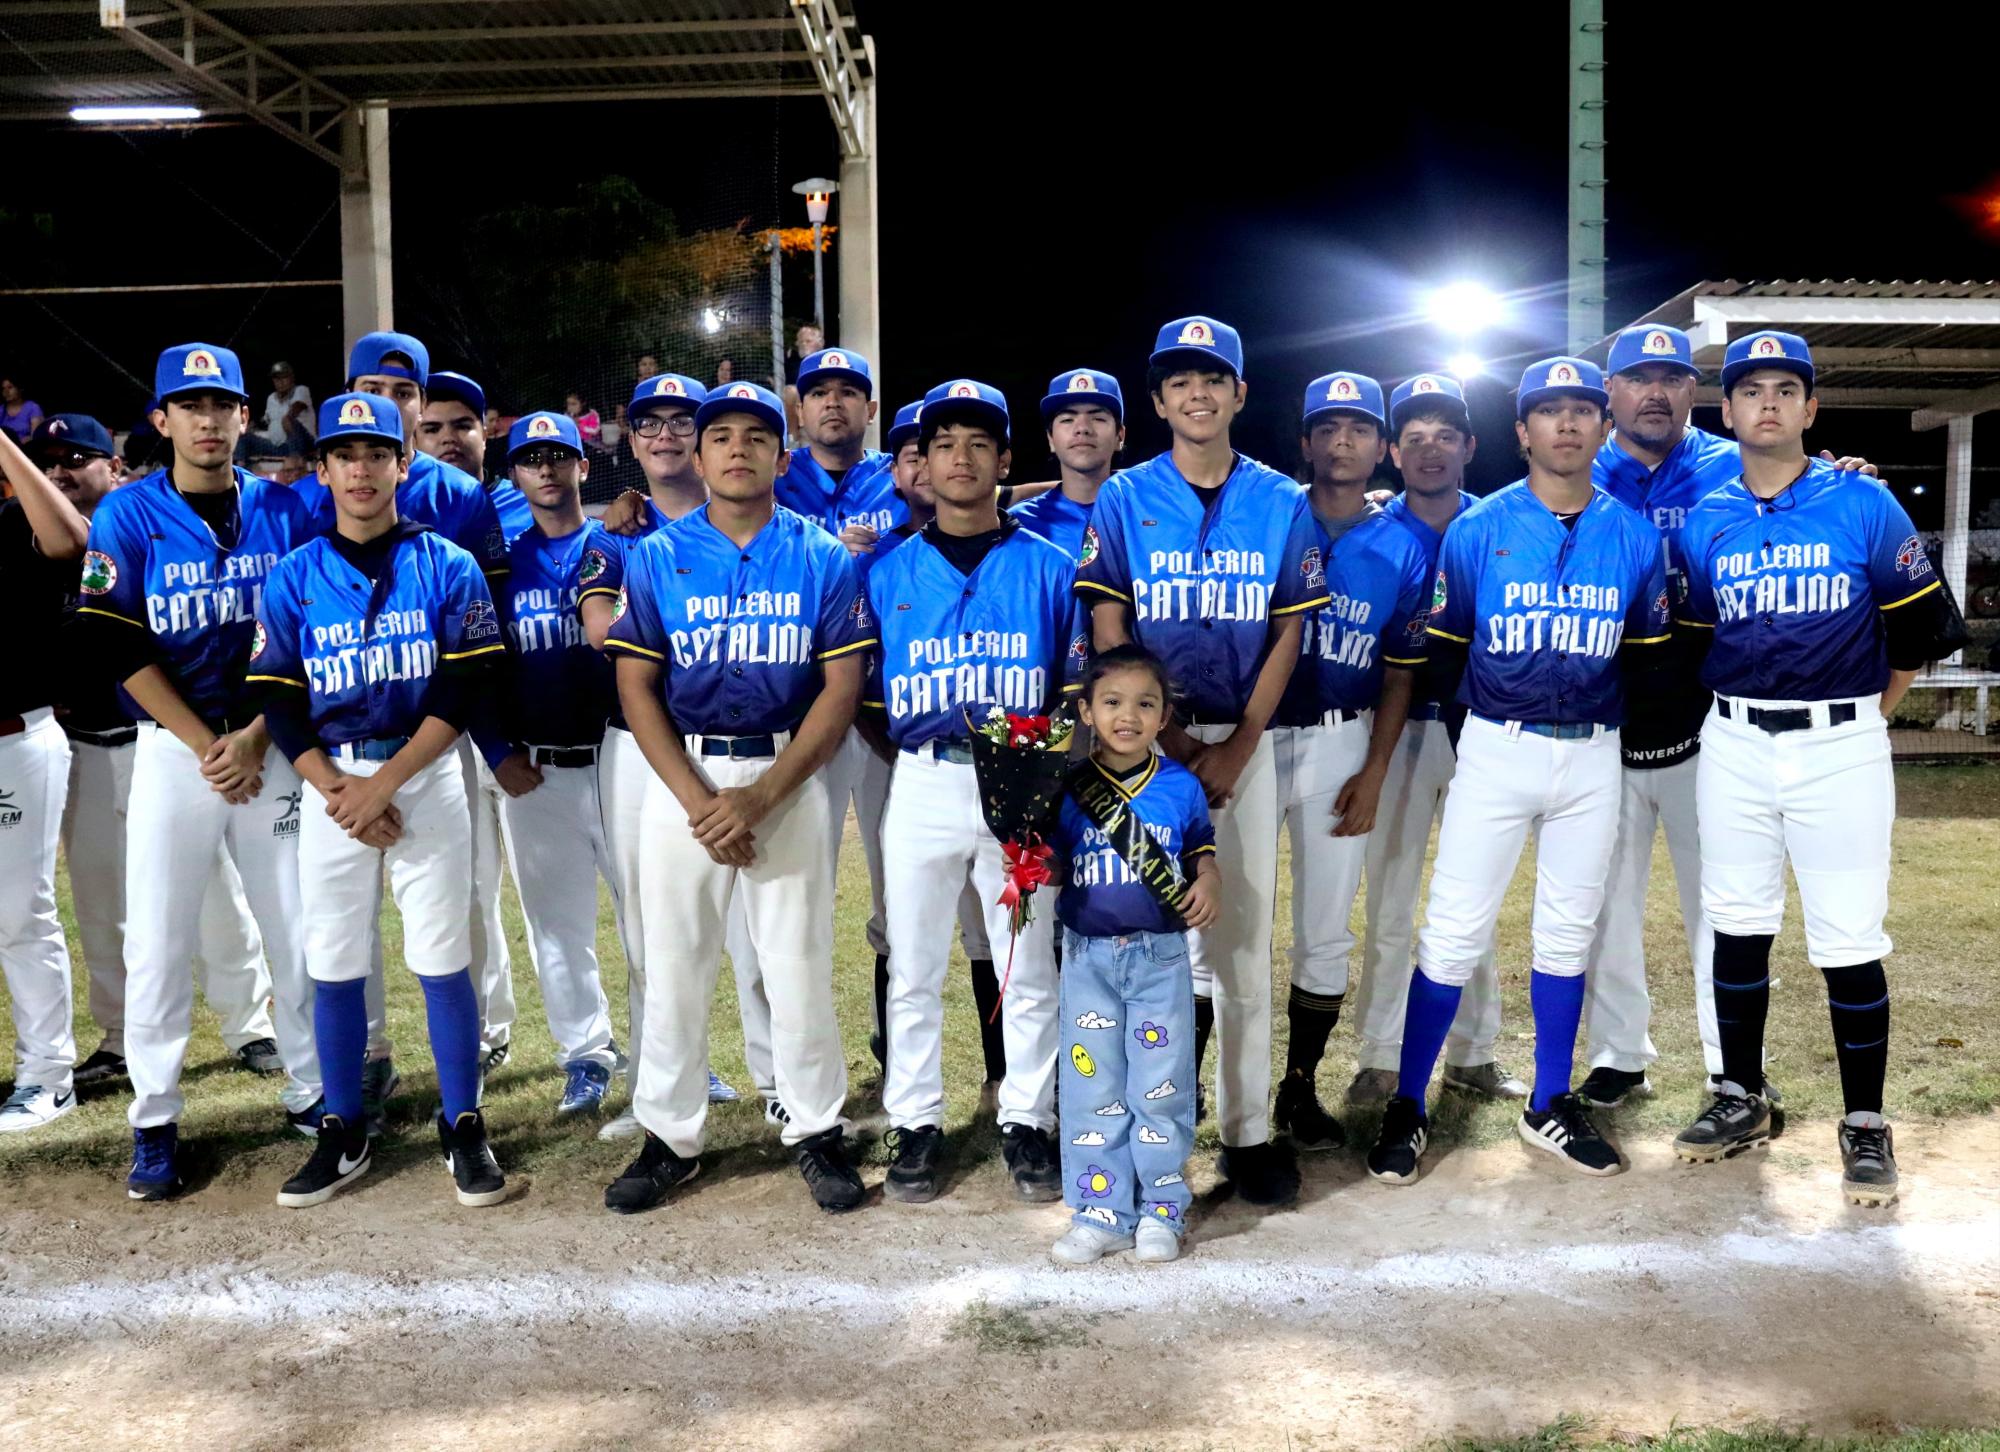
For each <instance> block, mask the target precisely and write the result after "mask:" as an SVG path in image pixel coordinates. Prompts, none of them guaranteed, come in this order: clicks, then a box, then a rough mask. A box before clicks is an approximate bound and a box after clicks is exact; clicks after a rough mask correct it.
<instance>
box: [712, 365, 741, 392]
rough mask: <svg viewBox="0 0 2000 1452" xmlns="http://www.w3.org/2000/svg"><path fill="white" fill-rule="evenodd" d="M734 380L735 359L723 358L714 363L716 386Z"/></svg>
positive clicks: (718, 386)
mask: <svg viewBox="0 0 2000 1452" xmlns="http://www.w3.org/2000/svg"><path fill="white" fill-rule="evenodd" d="M735 381H736V360H735V359H733V358H724V359H723V360H722V361H721V362H720V363H718V364H716V365H715V386H716V387H717V388H720V387H722V385H723V384H725V383H734V382H735Z"/></svg>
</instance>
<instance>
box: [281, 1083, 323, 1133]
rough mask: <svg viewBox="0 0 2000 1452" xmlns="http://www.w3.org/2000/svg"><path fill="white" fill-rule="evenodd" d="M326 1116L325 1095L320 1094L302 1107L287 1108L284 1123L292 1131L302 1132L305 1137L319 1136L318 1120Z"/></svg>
mask: <svg viewBox="0 0 2000 1452" xmlns="http://www.w3.org/2000/svg"><path fill="white" fill-rule="evenodd" d="M325 1118H326V1096H325V1095H324V1094H322V1095H320V1096H319V1098H317V1099H315V1100H313V1102H312V1103H310V1104H308V1105H307V1106H306V1107H305V1108H304V1109H287V1110H286V1111H285V1123H286V1124H287V1125H288V1126H289V1127H290V1128H291V1131H292V1133H294V1134H302V1135H304V1136H305V1137H306V1138H307V1139H317V1138H319V1126H320V1122H321V1121H322V1120H324V1119H325Z"/></svg>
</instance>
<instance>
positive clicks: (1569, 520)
mask: <svg viewBox="0 0 2000 1452" xmlns="http://www.w3.org/2000/svg"><path fill="white" fill-rule="evenodd" d="M1556 518H1557V519H1558V520H1560V521H1561V522H1562V527H1563V528H1564V529H1568V530H1574V529H1575V528H1576V522H1577V521H1578V520H1579V519H1582V518H1583V511H1582V510H1581V509H1579V510H1577V511H1576V513H1574V514H1561V513H1558V514H1557V515H1556Z"/></svg>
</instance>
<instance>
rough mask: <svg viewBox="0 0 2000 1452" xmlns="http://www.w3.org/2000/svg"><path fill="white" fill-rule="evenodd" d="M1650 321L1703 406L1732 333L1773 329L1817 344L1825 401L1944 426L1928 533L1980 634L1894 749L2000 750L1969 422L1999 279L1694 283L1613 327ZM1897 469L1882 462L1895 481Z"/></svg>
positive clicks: (1913, 755)
mask: <svg viewBox="0 0 2000 1452" xmlns="http://www.w3.org/2000/svg"><path fill="white" fill-rule="evenodd" d="M1644 323H1665V324H1667V325H1669V326H1671V327H1676V328H1680V329H1682V330H1683V331H1685V332H1686V333H1687V334H1688V336H1689V338H1690V339H1691V340H1692V341H1693V343H1694V356H1695V361H1696V363H1698V364H1700V365H1701V367H1702V369H1703V374H1704V381H1703V383H1702V384H1701V386H1700V387H1699V389H1698V390H1697V391H1696V394H1695V402H1696V403H1697V404H1706V405H1710V406H1715V405H1719V404H1720V403H1721V402H1722V389H1721V386H1720V384H1719V383H1718V382H1717V381H1716V380H1717V378H1718V377H1719V375H1720V373H1721V371H1722V354H1723V349H1724V348H1725V347H1727V346H1728V343H1729V340H1730V339H1731V338H1733V337H1741V336H1742V335H1743V334H1745V333H1754V332H1757V331H1759V330H1761V329H1764V328H1778V329H1782V330H1784V331H1785V332H1788V333H1797V334H1798V335H1799V336H1801V337H1803V338H1804V339H1805V340H1806V342H1807V343H1808V344H1810V345H1811V347H1812V351H1813V363H1814V367H1815V371H1816V373H1817V380H1816V384H1815V392H1816V394H1817V395H1818V397H1819V399H1820V406H1821V407H1822V408H1834V409H1847V408H1867V409H1885V410H1897V411H1901V412H1904V413H1907V414H1908V415H1909V423H1910V428H1911V430H1912V431H1913V433H1915V434H1916V435H1917V436H1918V438H1919V439H1921V440H1923V441H1924V442H1929V441H1930V440H1933V439H1936V438H1937V437H1938V436H1939V435H1942V436H1943V444H1944V465H1943V473H1944V527H1943V529H1942V530H1939V531H1935V532H1927V533H1926V536H1925V537H1926V543H1927V544H1928V545H1929V546H1930V547H1932V548H1933V552H1934V554H1935V557H1936V559H1937V563H1938V568H1939V573H1940V574H1942V575H1943V577H1944V578H1945V580H1946V581H1948V582H1949V584H1950V585H1951V588H1952V591H1953V593H1954V594H1955V595H1956V596H1957V597H1958V600H1959V603H1960V605H1961V606H1962V607H1963V608H1964V610H1965V614H1966V619H1967V624H1968V625H1969V627H1970V628H1971V632H1972V636H1973V641H1974V644H1973V646H1972V648H1970V649H1968V650H1966V651H1964V652H1961V654H1960V655H1959V656H1957V657H1954V658H1953V659H1952V660H1949V661H1945V662H1941V663H1939V664H1938V665H1935V666H1933V667H1931V668H1930V669H1929V670H1927V671H1925V672H1924V673H1923V674H1922V675H1920V676H1919V677H1918V678H1917V682H1916V685H1915V686H1914V687H1913V688H1912V689H1911V692H1910V695H1909V697H1907V698H1906V704H1905V705H1903V706H1901V707H1899V708H1898V709H1897V712H1896V719H1895V721H1894V722H1892V723H1891V726H1892V729H1891V731H1890V740H1891V741H1892V743H1893V744H1894V747H1895V750H1896V755H1897V757H1898V759H1909V760H1921V759H1940V760H1963V759H1965V758H1967V757H1975V756H1984V757H1988V758H2000V700H1996V699H1995V688H1996V687H2000V672H1996V671H1995V670H1994V669H1993V668H1992V667H1991V665H1990V663H1989V655H1990V653H1991V652H1992V651H1993V650H1994V648H1995V647H1996V645H2000V528H1984V529H1975V528H1974V519H1973V514H1972V495H1973V469H1974V465H1973V450H1972V435H1973V421H1974V420H1975V419H1976V418H1977V417H1978V416H1979V415H1981V414H1984V413H1990V412H1993V411H1994V410H1996V409H2000V282H1993V281H1988V282H1921V281H1919V282H1856V281H1847V282H1831V281H1819V282H1810V281H1771V282H1738V281H1736V280H1735V279H1733V278H1732V279H1726V280H1723V281H1720V282H1699V283H1696V284H1695V285H1694V286H1693V287H1691V288H1689V289H1687V291H1685V292H1682V293H1679V294H1676V295H1675V296H1673V297H1670V298H1668V299H1667V300H1666V301H1665V302H1663V303H1661V304H1660V305H1659V306H1658V307H1656V308H1653V309H1652V310H1651V311H1649V312H1646V313H1643V314H1641V315H1640V316H1639V317H1636V318H1634V319H1632V321H1631V322H1629V323H1627V324H1625V325H1624V327H1621V328H1619V329H1617V330H1615V331H1614V333H1613V334H1612V335H1611V336H1613V337H1615V336H1616V333H1618V332H1623V331H1624V328H1625V327H1635V326H1638V325H1640V324H1644ZM1610 346H1611V337H1606V338H1605V339H1603V340H1602V341H1600V342H1598V343H1597V344H1595V345H1594V346H1593V347H1591V348H1590V349H1588V350H1586V353H1585V356H1587V357H1590V358H1592V359H1594V360H1595V361H1597V362H1599V363H1602V362H1604V361H1605V358H1606V356H1607V354H1608V353H1609V351H1610ZM1894 473H1895V470H1894V469H1893V468H1890V469H1885V470H1884V478H1885V482H1889V483H1891V485H1892V487H1893V486H1894V484H1895V482H1896V481H1895V479H1894V477H1893V475H1894ZM1997 512H2000V511H1997Z"/></svg>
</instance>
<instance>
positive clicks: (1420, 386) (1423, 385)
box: [1410, 373, 1444, 395]
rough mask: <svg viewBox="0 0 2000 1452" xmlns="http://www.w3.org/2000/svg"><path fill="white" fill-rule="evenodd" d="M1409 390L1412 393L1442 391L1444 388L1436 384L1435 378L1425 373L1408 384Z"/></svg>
mask: <svg viewBox="0 0 2000 1452" xmlns="http://www.w3.org/2000/svg"><path fill="white" fill-rule="evenodd" d="M1410 392H1411V393H1412V394H1413V395H1414V394H1418V393H1442V392H1444V390H1443V389H1442V388H1441V387H1439V386H1438V381H1437V380H1436V379H1435V378H1433V377H1431V376H1430V374H1428V373H1426V374H1424V375H1423V376H1422V377H1421V378H1419V379H1417V381H1416V382H1414V383H1412V384H1411V385H1410Z"/></svg>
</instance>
